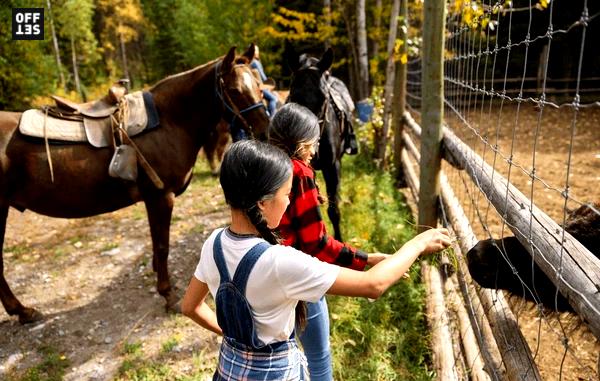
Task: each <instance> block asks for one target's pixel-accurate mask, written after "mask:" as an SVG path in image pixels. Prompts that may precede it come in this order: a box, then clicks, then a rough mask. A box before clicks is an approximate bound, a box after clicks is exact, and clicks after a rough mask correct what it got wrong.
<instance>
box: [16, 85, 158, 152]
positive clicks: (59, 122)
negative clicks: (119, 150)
mask: <svg viewBox="0 0 600 381" xmlns="http://www.w3.org/2000/svg"><path fill="white" fill-rule="evenodd" d="M125 99H126V100H127V103H128V110H129V117H128V119H127V121H126V122H125V123H124V128H125V130H126V131H127V135H129V136H134V135H137V134H139V133H141V132H142V131H144V130H146V129H152V128H155V127H157V126H158V125H159V123H160V120H159V119H158V112H157V110H156V106H155V105H154V99H153V98H152V94H150V93H149V92H142V91H136V92H134V93H131V94H128V95H126V96H125ZM44 124H45V128H44ZM44 130H45V135H44ZM19 131H20V132H21V133H22V134H23V135H27V136H32V137H35V138H42V139H43V138H44V137H47V138H48V139H51V140H53V141H63V142H90V144H91V145H93V146H94V147H97V148H102V147H108V146H109V145H110V144H111V142H112V137H111V134H112V129H111V118H110V117H106V118H87V117H84V119H83V121H81V122H80V121H73V120H65V119H59V118H53V117H50V116H47V115H46V114H45V112H44V111H42V110H39V109H31V110H27V111H25V112H23V114H22V115H21V120H20V121H19Z"/></svg>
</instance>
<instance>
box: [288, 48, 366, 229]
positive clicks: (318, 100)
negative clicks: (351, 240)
mask: <svg viewBox="0 0 600 381" xmlns="http://www.w3.org/2000/svg"><path fill="white" fill-rule="evenodd" d="M287 55H288V57H287V61H288V64H289V66H290V68H291V69H292V72H293V75H292V83H291V85H290V94H289V96H288V99H287V101H288V102H294V103H298V104H301V105H303V106H305V107H307V108H308V109H309V110H310V111H312V112H313V113H314V114H315V115H317V117H318V118H319V124H320V127H321V138H320V140H319V152H317V154H316V155H315V157H314V159H313V161H312V166H313V167H314V168H315V169H318V170H321V171H322V172H323V177H324V178H325V186H326V188H327V198H328V199H329V203H328V207H327V214H328V215H329V219H330V220H331V224H332V225H333V230H334V236H335V238H336V239H337V240H340V241H341V240H342V234H341V231H340V209H339V206H338V192H339V188H340V176H341V170H342V164H341V159H342V155H344V153H349V154H355V153H357V152H358V147H357V145H356V139H355V137H354V133H353V131H352V112H353V111H354V103H353V102H352V98H351V97H350V93H349V92H348V89H347V88H346V86H345V85H344V83H343V82H342V81H340V80H339V79H337V78H335V77H333V76H332V75H330V74H329V72H328V70H329V68H330V67H331V64H332V63H333V51H332V50H331V49H328V50H327V51H326V52H325V54H323V56H322V57H321V59H318V58H315V57H310V56H307V55H305V54H303V55H301V56H298V55H297V53H296V52H293V51H288V52H287Z"/></svg>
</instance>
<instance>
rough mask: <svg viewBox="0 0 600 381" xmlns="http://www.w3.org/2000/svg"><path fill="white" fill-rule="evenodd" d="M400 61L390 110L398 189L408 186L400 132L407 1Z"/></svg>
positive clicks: (402, 14) (405, 1)
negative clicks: (392, 122) (392, 104)
mask: <svg viewBox="0 0 600 381" xmlns="http://www.w3.org/2000/svg"><path fill="white" fill-rule="evenodd" d="M400 40H401V41H403V42H404V43H403V44H402V46H401V47H400V61H399V62H396V80H395V82H394V100H396V99H397V101H395V103H396V107H393V108H392V119H393V121H394V170H395V174H394V176H395V183H396V186H397V187H399V188H406V187H407V186H408V184H407V182H406V178H405V177H404V170H403V169H402V155H401V152H402V149H403V148H404V144H403V139H402V130H403V129H404V111H405V109H406V73H407V61H406V60H408V42H407V40H408V0H402V4H401V6H400Z"/></svg>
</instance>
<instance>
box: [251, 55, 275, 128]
mask: <svg viewBox="0 0 600 381" xmlns="http://www.w3.org/2000/svg"><path fill="white" fill-rule="evenodd" d="M250 67H251V68H253V69H256V70H257V71H258V74H259V75H260V79H261V81H263V82H266V81H267V78H268V77H267V75H266V74H265V70H264V68H263V65H262V62H260V49H259V48H258V45H256V44H255V45H254V58H253V59H252V61H251V62H250ZM262 93H263V97H264V98H265V100H266V101H267V112H268V113H269V116H270V117H271V118H272V117H273V115H275V112H276V111H277V97H276V96H275V94H273V93H272V92H271V91H270V90H269V89H267V88H265V87H263V88H262Z"/></svg>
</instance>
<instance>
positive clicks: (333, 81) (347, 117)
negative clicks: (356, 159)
mask: <svg viewBox="0 0 600 381" xmlns="http://www.w3.org/2000/svg"><path fill="white" fill-rule="evenodd" d="M327 92H328V93H329V98H330V99H331V100H332V101H333V105H334V108H335V109H336V114H337V116H338V118H339V119H340V120H341V123H340V127H341V129H342V131H340V133H341V134H342V136H343V137H344V151H345V152H346V153H347V154H349V155H356V154H357V153H358V142H357V140H356V135H355V134H354V126H353V125H352V112H353V111H354V101H353V100H352V97H351V96H350V92H349V91H348V88H347V87H346V85H345V84H344V82H342V81H341V80H340V79H338V78H336V77H334V76H332V75H330V76H328V77H327Z"/></svg>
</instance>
